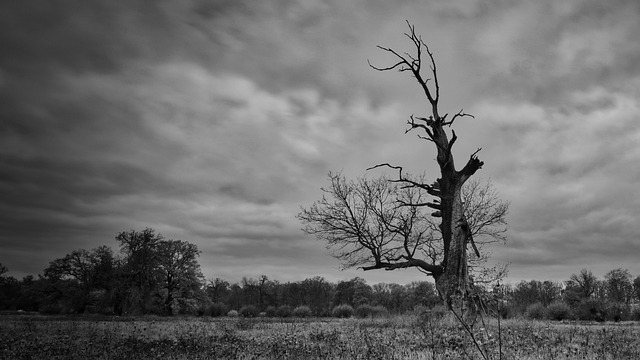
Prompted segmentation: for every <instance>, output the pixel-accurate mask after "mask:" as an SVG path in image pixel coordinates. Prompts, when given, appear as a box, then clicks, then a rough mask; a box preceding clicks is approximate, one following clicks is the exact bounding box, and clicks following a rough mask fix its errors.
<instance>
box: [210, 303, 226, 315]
mask: <svg viewBox="0 0 640 360" xmlns="http://www.w3.org/2000/svg"><path fill="white" fill-rule="evenodd" d="M227 312H228V309H227V305H225V304H222V303H213V304H211V305H210V306H209V309H208V310H207V313H208V314H209V316H213V317H219V316H224V315H225V314H226V313H227Z"/></svg>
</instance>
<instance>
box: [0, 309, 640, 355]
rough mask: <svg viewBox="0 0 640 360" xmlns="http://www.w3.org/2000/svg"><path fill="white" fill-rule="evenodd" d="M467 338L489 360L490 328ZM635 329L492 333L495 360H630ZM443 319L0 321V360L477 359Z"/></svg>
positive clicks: (636, 351)
mask: <svg viewBox="0 0 640 360" xmlns="http://www.w3.org/2000/svg"><path fill="white" fill-rule="evenodd" d="M484 326H485V327H482V326H477V327H476V330H475V336H476V339H477V340H478V343H479V344H481V346H482V348H483V349H485V350H486V351H487V353H488V354H489V355H490V357H491V358H494V359H498V358H499V354H498V349H499V346H498V344H499V342H498V335H497V324H496V322H495V321H490V322H489V323H487V324H485V325H484ZM638 339H640V326H638V324H637V323H626V324H622V325H619V324H616V325H614V324H605V325H584V324H582V325H577V324H561V323H552V322H532V321H522V320H519V321H518V320H511V321H507V322H505V323H503V324H502V350H503V354H502V358H504V359H640V341H639V340H638ZM477 351H478V350H477V349H476V348H475V346H474V345H473V344H472V342H471V341H470V339H469V336H468V335H467V334H466V333H465V332H464V331H462V330H461V329H460V327H459V325H458V324H457V323H456V322H455V320H452V319H450V318H447V317H445V318H442V319H428V318H422V319H421V320H420V321H419V320H418V319H417V318H415V317H412V316H396V317H390V318H380V319H353V318H352V319H297V320H292V319H291V320H287V321H281V320H275V319H263V318H258V319H242V318H226V319H203V318H143V319H142V318H128V319H120V318H113V319H112V318H89V317H71V318H69V317H67V318H62V317H57V318H55V317H54V318H52V317H42V316H3V317H0V359H127V360H130V359H157V358H163V359H283V358H287V359H459V358H469V359H475V358H479V355H478V352H477Z"/></svg>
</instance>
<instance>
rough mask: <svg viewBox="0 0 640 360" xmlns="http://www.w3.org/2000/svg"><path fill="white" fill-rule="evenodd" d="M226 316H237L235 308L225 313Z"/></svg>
mask: <svg viewBox="0 0 640 360" xmlns="http://www.w3.org/2000/svg"><path fill="white" fill-rule="evenodd" d="M227 316H228V317H238V312H237V311H235V310H231V311H229V312H228V313H227Z"/></svg>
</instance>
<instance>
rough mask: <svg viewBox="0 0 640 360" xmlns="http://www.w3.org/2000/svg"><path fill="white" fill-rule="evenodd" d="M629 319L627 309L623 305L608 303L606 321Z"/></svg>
mask: <svg viewBox="0 0 640 360" xmlns="http://www.w3.org/2000/svg"><path fill="white" fill-rule="evenodd" d="M627 319H629V307H628V306H627V305H625V304H623V303H618V302H614V303H610V304H609V305H608V306H607V320H611V321H615V322H618V321H624V320H627Z"/></svg>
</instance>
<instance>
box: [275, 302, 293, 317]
mask: <svg viewBox="0 0 640 360" xmlns="http://www.w3.org/2000/svg"><path fill="white" fill-rule="evenodd" d="M292 313H293V310H291V306H289V305H282V306H280V307H279V308H278V310H277V311H276V316H277V317H281V318H287V317H290V316H291V314H292Z"/></svg>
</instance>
